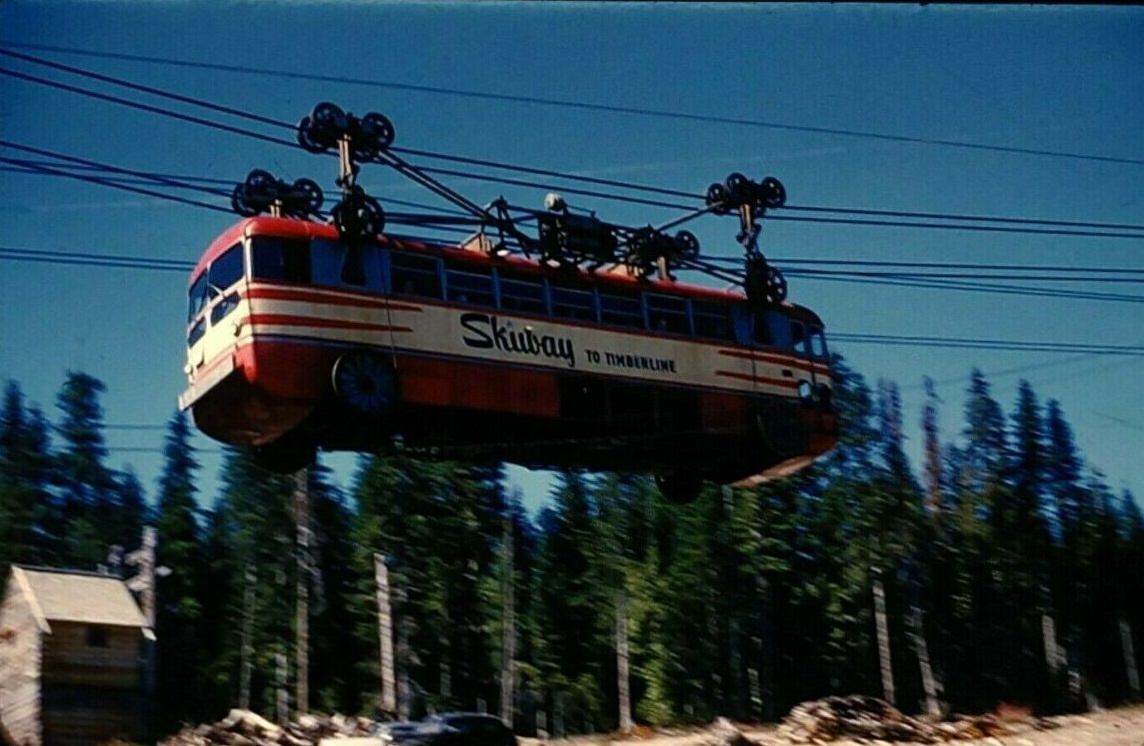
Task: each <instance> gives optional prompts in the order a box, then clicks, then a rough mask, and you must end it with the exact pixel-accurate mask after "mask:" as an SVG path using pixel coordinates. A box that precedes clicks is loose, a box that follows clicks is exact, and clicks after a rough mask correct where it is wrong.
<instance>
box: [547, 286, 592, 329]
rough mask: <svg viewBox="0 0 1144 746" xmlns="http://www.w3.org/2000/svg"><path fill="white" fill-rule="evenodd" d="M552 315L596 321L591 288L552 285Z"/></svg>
mask: <svg viewBox="0 0 1144 746" xmlns="http://www.w3.org/2000/svg"><path fill="white" fill-rule="evenodd" d="M552 315H553V316H557V317H559V318H563V319H584V320H587V321H595V319H596V309H595V305H594V303H593V298H592V291H591V290H575V289H573V288H566V287H559V286H556V285H553V286H552Z"/></svg>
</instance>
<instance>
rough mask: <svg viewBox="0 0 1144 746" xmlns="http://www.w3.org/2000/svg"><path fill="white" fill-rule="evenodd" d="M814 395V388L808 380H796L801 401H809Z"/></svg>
mask: <svg viewBox="0 0 1144 746" xmlns="http://www.w3.org/2000/svg"><path fill="white" fill-rule="evenodd" d="M813 396H814V389H813V388H812V387H811V385H810V381H799V382H798V398H799V399H802V400H803V401H810V400H811V397H813Z"/></svg>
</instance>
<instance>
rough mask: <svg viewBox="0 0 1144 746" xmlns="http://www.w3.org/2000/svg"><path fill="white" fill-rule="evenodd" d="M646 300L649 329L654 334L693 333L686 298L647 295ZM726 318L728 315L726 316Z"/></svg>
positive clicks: (645, 295)
mask: <svg viewBox="0 0 1144 746" xmlns="http://www.w3.org/2000/svg"><path fill="white" fill-rule="evenodd" d="M644 300H645V302H646V303H647V323H648V328H649V329H651V330H652V331H653V332H667V333H669V334H690V333H691V324H690V322H689V321H688V318H687V299H686V298H676V297H673V296H670V295H656V294H654V293H645V294H644ZM725 316H726V314H724V317H725Z"/></svg>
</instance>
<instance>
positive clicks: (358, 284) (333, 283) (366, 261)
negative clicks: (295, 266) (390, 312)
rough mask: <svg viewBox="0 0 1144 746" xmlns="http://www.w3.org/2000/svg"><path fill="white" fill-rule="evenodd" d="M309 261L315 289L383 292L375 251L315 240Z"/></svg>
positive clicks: (358, 246) (311, 247) (371, 248)
mask: <svg viewBox="0 0 1144 746" xmlns="http://www.w3.org/2000/svg"><path fill="white" fill-rule="evenodd" d="M310 258H311V262H312V265H311V271H312V277H313V282H314V284H315V285H325V286H328V287H350V288H366V287H369V288H372V289H374V290H380V289H381V270H380V267H379V266H378V249H377V248H376V247H373V246H360V245H353V244H345V243H342V242H340V241H329V240H325V239H321V238H316V239H314V241H313V242H311V244H310Z"/></svg>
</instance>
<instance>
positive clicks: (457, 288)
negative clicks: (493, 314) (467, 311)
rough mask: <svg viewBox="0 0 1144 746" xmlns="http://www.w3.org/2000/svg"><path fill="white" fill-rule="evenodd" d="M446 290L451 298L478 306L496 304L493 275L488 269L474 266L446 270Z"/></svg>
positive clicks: (457, 301)
mask: <svg viewBox="0 0 1144 746" xmlns="http://www.w3.org/2000/svg"><path fill="white" fill-rule="evenodd" d="M445 291H446V293H447V297H448V299H449V300H451V301H454V302H456V303H471V304H474V305H478V306H495V305H496V300H495V299H494V297H493V276H492V274H491V273H490V271H489V270H488V269H485V268H480V267H474V268H472V269H470V268H467V267H466V268H465V269H458V268H453V267H450V268H448V269H447V270H446V271H445Z"/></svg>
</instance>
